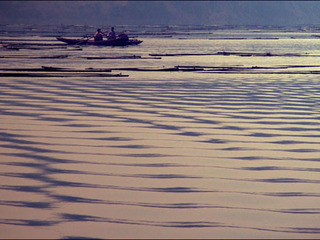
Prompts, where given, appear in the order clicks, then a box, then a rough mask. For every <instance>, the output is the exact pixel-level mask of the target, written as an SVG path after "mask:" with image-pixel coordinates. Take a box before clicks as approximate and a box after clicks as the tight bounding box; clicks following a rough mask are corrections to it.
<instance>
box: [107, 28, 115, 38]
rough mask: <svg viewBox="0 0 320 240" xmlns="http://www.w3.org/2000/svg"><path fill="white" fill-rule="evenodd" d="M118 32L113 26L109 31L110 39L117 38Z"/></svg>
mask: <svg viewBox="0 0 320 240" xmlns="http://www.w3.org/2000/svg"><path fill="white" fill-rule="evenodd" d="M116 37H117V36H116V33H115V31H114V27H111V31H110V32H109V34H108V40H113V39H116Z"/></svg>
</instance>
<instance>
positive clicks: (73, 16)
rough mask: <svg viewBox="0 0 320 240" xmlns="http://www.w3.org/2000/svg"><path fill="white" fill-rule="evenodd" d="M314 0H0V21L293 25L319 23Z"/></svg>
mask: <svg viewBox="0 0 320 240" xmlns="http://www.w3.org/2000/svg"><path fill="white" fill-rule="evenodd" d="M319 12H320V2H317V1H311V2H306V1H1V2H0V21H1V23H44V24H50V23H52V24H94V25H99V24H114V25H116V24H186V25H191V24H195V25H201V24H206V25H215V24H217V25H219V24H238V25H297V24H318V23H320V14H318V13H319Z"/></svg>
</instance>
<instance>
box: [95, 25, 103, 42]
mask: <svg viewBox="0 0 320 240" xmlns="http://www.w3.org/2000/svg"><path fill="white" fill-rule="evenodd" d="M93 37H94V40H95V41H102V40H103V33H102V32H101V29H100V28H98V29H97V31H96V33H95V34H94V35H93Z"/></svg>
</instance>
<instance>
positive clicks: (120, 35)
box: [118, 32, 129, 41]
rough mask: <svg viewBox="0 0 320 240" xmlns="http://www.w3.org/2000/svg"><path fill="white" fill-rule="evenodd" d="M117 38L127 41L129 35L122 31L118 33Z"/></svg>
mask: <svg viewBox="0 0 320 240" xmlns="http://www.w3.org/2000/svg"><path fill="white" fill-rule="evenodd" d="M118 37H119V39H123V40H126V41H128V40H129V37H128V35H127V34H126V33H124V32H122V33H120V34H119V35H118Z"/></svg>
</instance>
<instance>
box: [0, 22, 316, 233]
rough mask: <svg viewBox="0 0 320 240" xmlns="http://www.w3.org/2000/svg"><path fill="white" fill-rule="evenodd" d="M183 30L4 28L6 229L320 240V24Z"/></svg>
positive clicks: (0, 107) (0, 150)
mask: <svg viewBox="0 0 320 240" xmlns="http://www.w3.org/2000/svg"><path fill="white" fill-rule="evenodd" d="M175 27H176V29H175V28H173V29H170V31H169V30H168V29H166V31H163V30H161V28H160V30H159V28H156V30H154V29H152V28H151V27H150V26H148V28H147V30H145V31H142V30H141V29H140V32H138V31H137V30H136V28H131V32H129V33H131V34H132V35H136V37H138V38H139V39H141V40H143V43H142V44H141V45H139V46H130V47H97V46H74V47H72V46H68V47H67V46H65V45H63V44H62V43H61V44H60V43H59V42H58V41H56V40H55V37H54V30H55V28H53V27H52V29H51V32H50V33H48V29H46V31H47V32H46V31H44V30H43V29H41V31H37V30H36V29H35V28H30V27H28V28H24V27H23V26H14V27H13V28H11V30H12V29H13V30H12V32H10V31H9V30H7V29H6V28H8V26H2V28H3V29H6V30H3V31H2V32H1V39H0V40H1V43H2V45H1V46H2V47H1V48H0V51H1V56H2V57H1V58H0V64H1V65H0V66H1V71H0V72H1V77H0V112H1V115H0V136H1V138H0V159H1V162H0V164H1V168H0V169H1V170H0V171H1V173H0V179H1V180H0V192H1V194H0V238H14V239H17V238H55V239H57V238H59V239H60V238H299V239H301V238H319V237H320V207H319V200H320V187H319V186H320V174H319V172H320V148H319V144H320V140H319V139H320V107H319V102H320V76H319V73H320V44H319V41H320V40H319V39H318V38H317V37H316V36H314V35H315V34H317V30H315V31H311V30H310V31H300V30H297V29H294V30H287V31H286V30H284V29H263V28H259V29H256V28H253V27H252V28H249V29H248V28H245V29H239V28H236V29H234V28H229V29H219V28H211V29H210V28H208V29H203V28H201V29H199V28H198V29H197V28H195V29H191V30H190V29H189V28H188V29H187V30H185V29H183V28H182V30H181V28H178V26H175ZM123 28H129V29H130V27H128V26H125V27H123ZM21 29H22V30H21ZM150 29H151V30H150ZM85 30H87V29H86V28H85V29H84V30H81V31H85ZM116 30H117V28H116ZM135 31H136V32H135ZM152 31H153V32H152ZM179 31H180V32H179ZM150 32H151V33H153V34H151V33H150ZM63 33H65V34H67V33H68V34H69V35H72V34H71V33H70V31H69V32H63ZM160 33H161V34H160ZM177 33H180V34H177ZM10 34H11V36H10V38H9V37H8V35H10ZM79 36H81V35H79ZM168 54H170V55H168ZM128 56H131V57H128ZM133 56H134V57H133ZM42 66H49V67H56V68H70V69H77V70H84V69H89V68H91V69H111V68H112V72H111V73H110V72H109V74H114V75H110V76H107V75H98V74H93V73H88V74H87V75H81V74H78V73H74V72H71V73H68V74H65V73H59V74H60V75H59V74H56V75H55V73H53V75H51V76H50V75H37V72H35V71H32V70H30V69H38V68H41V67H42ZM175 66H180V67H182V66H183V67H185V68H184V70H181V71H164V69H167V68H174V67H175ZM194 67H195V68H196V67H197V68H201V69H199V70H197V71H185V70H186V69H192V68H194ZM22 68H24V69H29V70H25V71H22V70H21V69H22ZM128 68H131V69H128ZM19 69H20V70H19ZM139 69H140V70H141V69H144V70H146V69H147V70H152V69H153V70H154V71H138V70H139ZM8 72H10V73H26V72H27V73H29V75H23V74H21V75H19V74H18V75H17V74H16V75H15V74H13V75H8V74H6V73H8ZM38 73H39V72H38ZM61 74H62V75H61ZM90 74H91V75H90ZM119 74H121V75H119Z"/></svg>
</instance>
